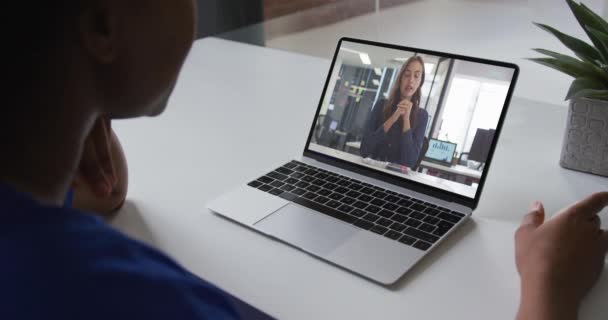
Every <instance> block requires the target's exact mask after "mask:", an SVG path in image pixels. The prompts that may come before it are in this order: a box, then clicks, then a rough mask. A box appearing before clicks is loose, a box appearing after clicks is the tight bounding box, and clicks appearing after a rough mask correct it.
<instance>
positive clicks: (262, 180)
mask: <svg viewBox="0 0 608 320" xmlns="http://www.w3.org/2000/svg"><path fill="white" fill-rule="evenodd" d="M258 181H260V182H262V183H266V184H268V183H271V182H273V181H274V179H272V178H269V177H266V176H263V177H260V178H258Z"/></svg>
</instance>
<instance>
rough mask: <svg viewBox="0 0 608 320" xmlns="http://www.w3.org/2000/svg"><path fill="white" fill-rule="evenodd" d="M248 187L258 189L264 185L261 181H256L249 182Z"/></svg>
mask: <svg viewBox="0 0 608 320" xmlns="http://www.w3.org/2000/svg"><path fill="white" fill-rule="evenodd" d="M247 185H248V186H250V187H254V188H257V187H259V186H261V185H263V183H262V182H260V181H257V180H255V181H251V182H249V183H248V184H247Z"/></svg>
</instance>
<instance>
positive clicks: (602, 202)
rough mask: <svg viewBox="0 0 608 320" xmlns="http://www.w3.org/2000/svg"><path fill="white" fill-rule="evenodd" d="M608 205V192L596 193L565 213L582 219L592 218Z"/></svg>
mask: <svg viewBox="0 0 608 320" xmlns="http://www.w3.org/2000/svg"><path fill="white" fill-rule="evenodd" d="M606 205H608V192H596V193H594V194H592V195H590V196H588V197H587V198H585V199H583V200H580V201H578V202H576V203H575V204H573V205H572V206H570V207H569V208H567V209H566V212H569V213H570V214H574V215H577V216H582V217H588V218H590V217H592V216H594V215H596V214H598V213H599V212H600V211H602V209H604V208H605V207H606Z"/></svg>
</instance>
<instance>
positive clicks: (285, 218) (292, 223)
mask: <svg viewBox="0 0 608 320" xmlns="http://www.w3.org/2000/svg"><path fill="white" fill-rule="evenodd" d="M255 228H256V229H258V230H260V231H262V232H264V233H267V234H270V235H272V236H274V237H276V238H278V239H280V240H283V241H285V242H287V243H289V244H291V245H293V246H296V247H298V248H300V249H302V250H304V251H307V252H310V253H313V254H316V255H318V256H322V257H324V256H327V255H328V254H329V253H330V252H332V251H333V250H334V249H335V248H337V247H339V246H340V245H341V244H343V243H345V242H346V241H348V239H350V238H351V237H353V236H354V235H355V234H357V233H358V232H359V231H360V230H359V229H358V228H355V227H353V226H351V225H348V224H346V223H344V222H342V221H339V220H336V219H334V218H330V217H327V216H324V215H323V214H321V213H317V212H315V211H313V210H311V209H308V208H305V207H302V206H300V205H298V204H295V203H290V204H288V205H286V206H285V207H283V208H281V209H280V210H278V211H276V212H275V213H273V214H271V215H270V216H268V217H266V218H265V219H263V220H262V221H260V222H258V223H256V224H255Z"/></svg>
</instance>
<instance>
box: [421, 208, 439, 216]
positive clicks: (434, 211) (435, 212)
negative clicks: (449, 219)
mask: <svg viewBox="0 0 608 320" xmlns="http://www.w3.org/2000/svg"><path fill="white" fill-rule="evenodd" d="M423 212H424V213H426V214H428V215H431V216H436V215H438V214H439V210H437V209H433V208H426V209H425V210H424V211H423Z"/></svg>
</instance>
